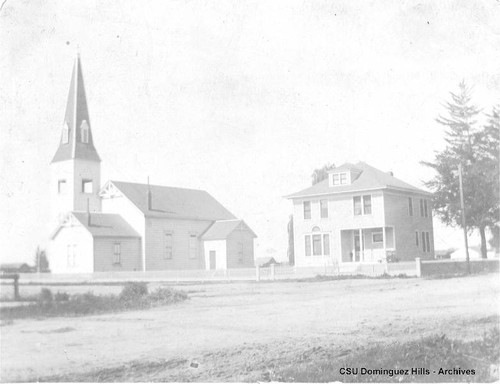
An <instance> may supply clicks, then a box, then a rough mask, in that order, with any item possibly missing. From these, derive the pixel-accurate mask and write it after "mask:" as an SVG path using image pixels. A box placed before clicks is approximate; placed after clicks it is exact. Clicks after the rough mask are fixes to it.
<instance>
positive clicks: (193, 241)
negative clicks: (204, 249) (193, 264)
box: [189, 235, 198, 259]
mask: <svg viewBox="0 0 500 384" xmlns="http://www.w3.org/2000/svg"><path fill="white" fill-rule="evenodd" d="M197 245H198V239H197V238H196V235H189V258H190V259H196V254H197V251H198V246H197Z"/></svg>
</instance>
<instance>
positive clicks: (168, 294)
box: [148, 288, 187, 304]
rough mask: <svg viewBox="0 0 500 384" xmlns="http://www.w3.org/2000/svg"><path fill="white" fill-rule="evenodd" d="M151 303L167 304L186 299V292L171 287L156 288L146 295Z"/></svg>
mask: <svg viewBox="0 0 500 384" xmlns="http://www.w3.org/2000/svg"><path fill="white" fill-rule="evenodd" d="M148 299H149V301H150V302H151V304H168V303H175V302H177V301H181V300H185V299H187V293H186V292H182V291H176V290H174V289H171V288H157V289H156V290H155V291H153V292H151V293H150V294H149V296H148Z"/></svg>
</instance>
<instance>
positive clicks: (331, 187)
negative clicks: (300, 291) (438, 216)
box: [286, 162, 434, 267]
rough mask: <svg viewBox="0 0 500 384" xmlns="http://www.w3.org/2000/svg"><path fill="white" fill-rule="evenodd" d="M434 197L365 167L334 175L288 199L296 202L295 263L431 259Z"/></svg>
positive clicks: (351, 166)
mask: <svg viewBox="0 0 500 384" xmlns="http://www.w3.org/2000/svg"><path fill="white" fill-rule="evenodd" d="M430 196H431V195H430V193H428V192H426V191H423V190H421V189H418V188H415V187H413V186H412V185H410V184H407V183H405V182H404V181H401V180H399V179H397V178H395V177H394V176H393V174H392V173H390V172H389V173H388V172H382V171H380V170H378V169H376V168H373V167H371V166H370V165H368V164H366V163H363V162H359V163H357V164H349V163H346V164H343V165H342V166H340V167H337V168H334V169H331V170H329V172H328V178H327V179H325V180H323V181H321V182H319V183H317V184H315V185H313V186H311V187H309V188H307V189H304V190H302V191H299V192H297V193H294V194H291V195H289V196H286V198H288V199H290V200H292V201H293V217H294V220H293V232H294V253H295V264H296V265H297V266H299V267H301V266H323V265H339V264H343V263H373V262H375V263H379V262H387V261H388V262H391V261H398V260H399V261H406V260H414V259H415V258H416V257H420V258H431V257H432V255H433V254H434V236H433V230H432V212H431V204H430Z"/></svg>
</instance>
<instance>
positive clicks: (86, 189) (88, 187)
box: [82, 179, 92, 193]
mask: <svg viewBox="0 0 500 384" xmlns="http://www.w3.org/2000/svg"><path fill="white" fill-rule="evenodd" d="M82 192H83V193H92V180H91V179H83V180H82Z"/></svg>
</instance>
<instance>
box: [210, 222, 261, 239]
mask: <svg viewBox="0 0 500 384" xmlns="http://www.w3.org/2000/svg"><path fill="white" fill-rule="evenodd" d="M238 227H242V228H244V229H245V230H248V231H249V232H251V233H252V235H253V236H254V237H257V235H256V234H255V233H254V232H253V231H252V230H251V229H250V227H249V226H248V225H247V224H246V223H245V222H244V221H243V220H219V221H216V222H215V223H213V224H212V225H211V226H210V228H208V229H207V230H206V232H205V233H204V234H203V235H202V236H201V238H202V239H203V240H224V239H227V237H228V236H229V235H230V234H231V233H233V231H234V230H235V229H237V228H238Z"/></svg>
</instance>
